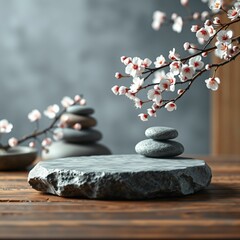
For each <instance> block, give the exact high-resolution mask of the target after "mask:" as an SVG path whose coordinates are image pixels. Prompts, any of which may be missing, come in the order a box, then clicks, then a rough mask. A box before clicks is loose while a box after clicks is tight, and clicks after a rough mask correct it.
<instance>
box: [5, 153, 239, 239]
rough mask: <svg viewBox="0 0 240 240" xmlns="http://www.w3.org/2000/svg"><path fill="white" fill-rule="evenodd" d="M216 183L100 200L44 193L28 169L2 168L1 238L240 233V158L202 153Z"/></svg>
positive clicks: (225, 235)
mask: <svg viewBox="0 0 240 240" xmlns="http://www.w3.org/2000/svg"><path fill="white" fill-rule="evenodd" d="M203 159H206V160H207V162H208V164H209V165H210V167H211V168H212V170H213V180H212V184H211V185H210V186H209V187H208V188H207V189H206V190H204V191H201V192H199V193H197V194H195V195H191V196H187V197H179V198H164V199H159V200H151V201H96V200H83V199H74V198H61V197H57V196H52V195H46V194H42V193H39V192H37V191H35V190H33V189H31V187H30V186H29V185H28V183H27V173H26V172H0V239H86V238H94V239H114V238H117V239H166V238H172V239H204V238H205V239H239V238H240V158H238V157H218V158H217V157H215V158H203Z"/></svg>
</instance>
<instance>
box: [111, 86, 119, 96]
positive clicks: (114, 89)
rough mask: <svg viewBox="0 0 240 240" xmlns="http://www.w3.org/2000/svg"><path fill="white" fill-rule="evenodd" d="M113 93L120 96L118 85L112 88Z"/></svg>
mask: <svg viewBox="0 0 240 240" xmlns="http://www.w3.org/2000/svg"><path fill="white" fill-rule="evenodd" d="M111 90H112V92H113V93H114V94H115V95H118V90H119V86H118V85H115V86H113V87H112V88H111Z"/></svg>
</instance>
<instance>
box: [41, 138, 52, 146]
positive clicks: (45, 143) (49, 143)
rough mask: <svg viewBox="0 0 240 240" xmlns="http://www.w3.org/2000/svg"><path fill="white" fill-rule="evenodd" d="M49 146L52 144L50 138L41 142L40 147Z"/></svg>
mask: <svg viewBox="0 0 240 240" xmlns="http://www.w3.org/2000/svg"><path fill="white" fill-rule="evenodd" d="M51 144H52V139H51V138H45V139H43V141H42V146H43V147H47V146H50V145H51Z"/></svg>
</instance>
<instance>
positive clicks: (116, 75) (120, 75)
mask: <svg viewBox="0 0 240 240" xmlns="http://www.w3.org/2000/svg"><path fill="white" fill-rule="evenodd" d="M122 77H123V76H122V74H121V73H119V72H116V73H115V78H116V79H120V78H122Z"/></svg>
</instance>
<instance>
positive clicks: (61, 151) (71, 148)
mask: <svg viewBox="0 0 240 240" xmlns="http://www.w3.org/2000/svg"><path fill="white" fill-rule="evenodd" d="M48 150H49V151H48V152H46V151H43V152H42V158H43V159H54V158H64V157H72V156H91V155H108V154H111V151H110V150H109V149H108V148H107V147H105V146H104V145H102V144H99V143H91V144H76V143H67V142H64V141H58V142H54V143H53V144H52V145H51V146H49V147H48Z"/></svg>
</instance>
